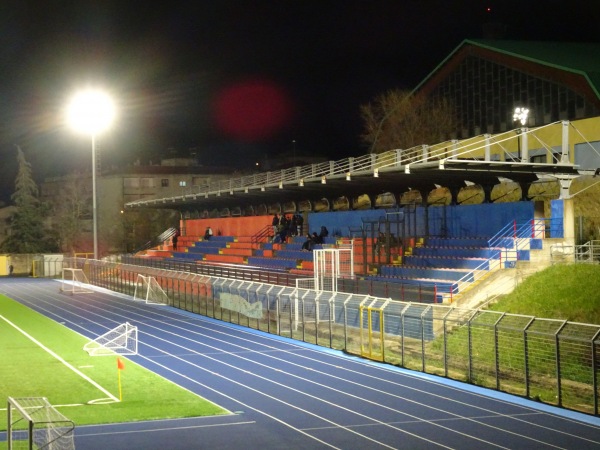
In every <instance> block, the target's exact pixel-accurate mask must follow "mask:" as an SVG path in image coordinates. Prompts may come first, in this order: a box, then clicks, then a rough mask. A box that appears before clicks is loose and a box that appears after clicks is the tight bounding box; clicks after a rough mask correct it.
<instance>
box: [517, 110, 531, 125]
mask: <svg viewBox="0 0 600 450" xmlns="http://www.w3.org/2000/svg"><path fill="white" fill-rule="evenodd" d="M528 115H529V109H527V108H521V107H518V108H515V113H514V114H513V120H514V121H515V122H517V121H518V122H521V125H525V124H526V123H527V116H528Z"/></svg>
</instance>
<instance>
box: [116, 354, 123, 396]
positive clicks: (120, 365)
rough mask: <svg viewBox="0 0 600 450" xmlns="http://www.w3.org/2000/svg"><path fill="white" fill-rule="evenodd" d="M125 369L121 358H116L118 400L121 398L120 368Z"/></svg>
mask: <svg viewBox="0 0 600 450" xmlns="http://www.w3.org/2000/svg"><path fill="white" fill-rule="evenodd" d="M123 369H125V363H124V362H123V361H121V358H117V373H118V374H119V401H122V400H123V395H122V392H121V370H123Z"/></svg>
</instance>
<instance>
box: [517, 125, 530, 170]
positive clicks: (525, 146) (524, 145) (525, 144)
mask: <svg viewBox="0 0 600 450" xmlns="http://www.w3.org/2000/svg"><path fill="white" fill-rule="evenodd" d="M527 130H528V128H521V133H520V134H519V136H517V139H521V162H522V163H528V162H529V140H528V139H527V138H528V134H527Z"/></svg>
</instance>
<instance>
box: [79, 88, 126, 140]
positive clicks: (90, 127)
mask: <svg viewBox="0 0 600 450" xmlns="http://www.w3.org/2000/svg"><path fill="white" fill-rule="evenodd" d="M114 117H115V107H114V105H113V102H112V100H111V98H110V97H109V96H108V95H107V94H105V93H104V92H102V91H98V90H87V91H82V92H79V93H78V94H76V95H75V96H74V97H73V100H72V101H71V103H70V104H69V107H68V110H67V120H68V122H69V124H70V125H71V126H72V127H73V128H74V129H75V130H77V131H80V132H82V133H87V134H90V135H95V134H97V133H100V132H102V131H104V130H106V129H107V128H108V127H109V126H110V124H111V123H112V121H113V119H114Z"/></svg>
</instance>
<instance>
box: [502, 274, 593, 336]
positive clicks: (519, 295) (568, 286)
mask: <svg viewBox="0 0 600 450" xmlns="http://www.w3.org/2000/svg"><path fill="white" fill-rule="evenodd" d="M490 309H492V310H495V311H503V312H507V313H512V314H524V315H530V316H536V317H541V318H547V319H561V320H569V321H572V322H580V323H591V324H598V325H600V265H596V264H569V265H562V264H557V265H554V266H552V267H549V268H547V269H545V270H543V271H541V272H539V273H537V274H535V275H532V276H530V277H528V278H527V279H526V280H525V281H523V283H521V284H520V285H519V286H517V287H516V288H515V290H514V291H513V292H512V293H511V294H509V295H506V296H503V297H502V298H501V299H500V300H499V301H498V302H497V303H495V304H494V305H492V306H491V307H490Z"/></svg>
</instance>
